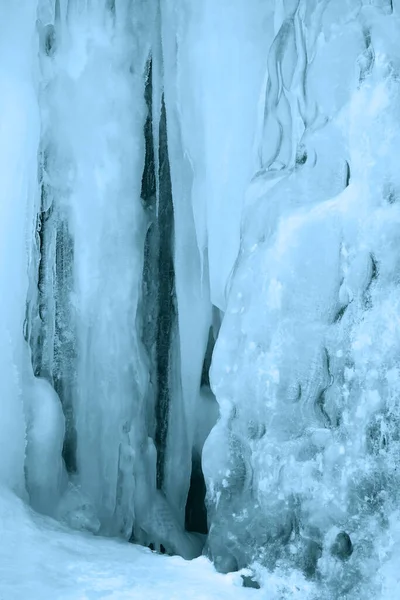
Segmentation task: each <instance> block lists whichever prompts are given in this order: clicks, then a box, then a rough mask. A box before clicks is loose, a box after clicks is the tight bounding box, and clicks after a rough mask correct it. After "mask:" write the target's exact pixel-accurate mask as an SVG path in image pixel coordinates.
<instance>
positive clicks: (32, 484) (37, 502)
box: [24, 363, 67, 515]
mask: <svg viewBox="0 0 400 600" xmlns="http://www.w3.org/2000/svg"><path fill="white" fill-rule="evenodd" d="M28 364H29V363H28ZM29 367H30V365H29ZM24 402H25V415H26V439H27V444H26V458H25V473H26V485H27V490H28V493H29V498H30V502H31V505H32V507H33V508H34V509H35V510H37V511H39V512H43V513H45V514H50V515H51V514H54V513H55V510H56V508H57V505H58V502H59V500H60V497H61V494H62V493H63V492H64V490H65V488H66V484H67V473H66V470H65V466H64V461H63V459H62V446H63V442H64V433H65V423H64V414H63V411H62V407H61V402H60V399H59V397H58V396H57V394H56V392H55V391H54V389H53V388H52V387H51V385H50V384H49V383H48V382H47V381H46V380H45V379H40V378H36V377H33V375H31V377H29V378H27V379H26V381H25V382H24Z"/></svg>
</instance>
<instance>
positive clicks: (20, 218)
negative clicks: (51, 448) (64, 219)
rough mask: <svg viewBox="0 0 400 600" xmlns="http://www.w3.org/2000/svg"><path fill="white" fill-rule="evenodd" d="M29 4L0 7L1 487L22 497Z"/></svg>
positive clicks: (31, 181)
mask: <svg viewBox="0 0 400 600" xmlns="http://www.w3.org/2000/svg"><path fill="white" fill-rule="evenodd" d="M34 19H35V6H34V3H32V4H31V5H29V7H26V10H24V11H23V14H21V6H20V3H19V2H17V3H14V4H13V5H12V6H11V7H7V6H6V5H4V4H2V5H1V7H0V22H1V25H0V29H1V31H0V37H1V42H0V65H1V66H0V160H1V165H3V167H2V175H1V185H0V223H1V225H0V227H1V235H0V278H1V280H0V281H1V283H0V285H1V294H0V332H1V334H0V335H1V341H0V348H1V349H0V370H1V378H0V381H1V383H0V386H1V387H0V398H1V419H0V453H1V459H0V481H1V482H2V484H5V485H7V486H9V487H11V488H13V489H16V490H18V491H19V493H20V494H23V493H24V471H23V467H24V448H25V422H24V411H23V390H22V376H23V370H24V369H25V364H24V351H23V350H24V344H25V342H24V339H23V336H22V330H23V323H24V316H25V300H26V294H27V289H28V273H27V263H28V259H29V251H30V242H31V240H32V237H33V235H34V231H33V223H34V218H33V215H34V211H35V206H36V201H37V195H36V153H37V147H38V141H39V130H40V123H39V111H38V105H37V97H36V90H35V69H34V67H35V63H34V60H33V59H32V57H34V55H35V48H36V44H35V37H34Z"/></svg>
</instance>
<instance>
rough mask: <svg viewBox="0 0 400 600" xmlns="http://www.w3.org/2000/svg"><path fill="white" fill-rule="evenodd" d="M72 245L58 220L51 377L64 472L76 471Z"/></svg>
mask: <svg viewBox="0 0 400 600" xmlns="http://www.w3.org/2000/svg"><path fill="white" fill-rule="evenodd" d="M73 264H74V245H73V240H72V237H71V234H70V233H69V231H68V226H67V221H66V220H60V222H59V223H58V227H57V234H56V267H55V285H54V288H55V290H54V292H55V293H54V297H55V333H54V362H53V380H54V389H55V391H56V392H57V394H58V396H59V398H60V400H61V404H62V407H63V411H64V415H65V437H64V445H63V458H64V461H65V465H66V468H67V471H68V472H70V473H75V472H76V469H77V465H76V444H77V441H76V429H75V424H74V410H73V392H74V387H75V368H74V366H75V363H76V344H75V332H74V331H73V326H72V323H73V319H72V315H71V294H72V291H73Z"/></svg>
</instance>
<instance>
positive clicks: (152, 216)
mask: <svg viewBox="0 0 400 600" xmlns="http://www.w3.org/2000/svg"><path fill="white" fill-rule="evenodd" d="M152 70H153V66H152V59H151V58H150V59H149V61H148V63H147V73H146V85H145V101H146V105H147V118H146V122H145V126H144V138H145V163H144V169H143V175H142V189H141V197H142V202H143V206H144V208H145V211H146V213H147V217H148V223H149V224H148V230H147V235H146V240H145V252H144V267H143V282H142V292H143V302H142V313H143V333H142V339H143V343H144V346H145V348H146V351H147V354H148V356H149V360H150V392H149V398H148V400H149V402H148V404H149V407H151V408H152V409H153V414H154V418H153V419H152V418H151V417H149V423H148V427H149V431H148V433H149V435H151V436H152V437H154V443H155V447H156V450H157V488H158V489H162V487H163V481H164V469H165V456H166V445H167V434H168V415H169V405H170V389H169V380H170V353H171V341H172V335H173V331H174V329H175V327H176V326H177V321H176V298H175V272H174V261H173V239H174V213H173V202H172V189H171V175H170V165H169V157H168V139H167V119H166V110H165V103H164V97H162V101H161V114H160V125H159V147H158V148H155V147H154V139H153V119H152V115H153V106H152V93H153V89H152V76H153V73H152ZM156 152H158V165H159V167H158V172H156V162H155V156H156ZM157 178H158V190H159V192H158V207H157ZM157 208H158V210H157ZM149 412H150V411H149Z"/></svg>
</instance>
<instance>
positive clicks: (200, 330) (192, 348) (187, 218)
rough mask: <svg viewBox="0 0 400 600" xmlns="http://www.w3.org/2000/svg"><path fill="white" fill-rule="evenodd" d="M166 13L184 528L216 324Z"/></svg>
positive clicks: (171, 467)
mask: <svg viewBox="0 0 400 600" xmlns="http://www.w3.org/2000/svg"><path fill="white" fill-rule="evenodd" d="M160 8H161V37H162V53H163V63H162V64H163V76H164V90H165V105H166V125H167V131H166V134H167V137H168V156H169V163H170V169H171V185H172V198H173V206H174V237H175V240H174V244H175V249H174V267H175V278H176V279H175V285H176V297H177V310H178V324H179V346H177V345H174V347H173V348H172V351H173V354H172V364H173V365H177V364H180V378H179V369H178V370H177V371H176V369H173V371H172V375H174V373H176V374H175V383H174V384H173V387H174V389H173V390H171V392H172V394H173V396H174V399H173V402H172V403H171V409H170V417H169V418H170V425H169V432H168V434H169V437H168V442H167V454H168V457H167V472H166V478H165V485H164V489H165V492H166V495H167V498H168V499H169V500H170V501H171V503H172V504H173V505H174V506H175V507H176V509H177V511H178V514H179V519H180V522H181V524H182V526H183V523H184V517H185V503H186V498H187V494H188V490H189V484H190V473H191V466H192V464H191V461H192V456H191V455H192V446H193V441H194V428H195V412H196V404H197V402H198V397H199V390H200V380H201V370H202V364H203V358H204V354H205V350H206V345H207V338H208V329H209V325H210V321H211V304H210V300H209V285H208V268H207V264H206V262H205V263H204V264H203V267H202V264H201V263H202V257H201V255H200V253H199V250H198V245H197V242H196V229H195V220H194V215H193V209H192V205H191V189H192V185H193V170H192V166H191V163H190V157H189V155H188V153H187V149H186V147H185V145H184V137H183V136H184V131H183V129H182V123H181V107H180V98H179V89H178V86H177V82H178V77H179V68H180V67H179V60H180V56H181V47H180V44H179V43H178V47H177V46H176V43H175V39H176V38H175V36H176V35H178V39H180V35H181V33H182V21H181V17H179V14H178V13H177V12H176V10H175V7H174V3H173V2H164V3H160ZM203 258H204V257H203ZM179 379H180V381H179ZM181 395H182V396H181ZM181 398H182V401H181Z"/></svg>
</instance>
